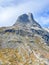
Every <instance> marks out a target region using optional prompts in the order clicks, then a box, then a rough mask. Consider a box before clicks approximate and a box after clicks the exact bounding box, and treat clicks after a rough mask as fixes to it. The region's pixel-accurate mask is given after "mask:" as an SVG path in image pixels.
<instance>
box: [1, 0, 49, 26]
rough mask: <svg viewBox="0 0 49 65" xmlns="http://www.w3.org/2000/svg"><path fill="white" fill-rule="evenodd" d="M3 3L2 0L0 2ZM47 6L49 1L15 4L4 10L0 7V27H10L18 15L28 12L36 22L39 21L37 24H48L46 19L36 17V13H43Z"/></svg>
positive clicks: (37, 0)
mask: <svg viewBox="0 0 49 65" xmlns="http://www.w3.org/2000/svg"><path fill="white" fill-rule="evenodd" d="M3 1H4V0H1V1H0V2H3ZM7 1H8V0H7ZM10 1H11V0H9V2H10ZM48 4H49V0H41V1H39V0H36V1H35V0H33V1H32V0H30V1H28V2H25V3H20V4H19V5H16V4H15V5H12V6H8V7H7V6H6V7H4V8H3V7H2V6H0V26H9V25H12V24H13V23H14V22H15V21H16V19H17V17H18V16H19V15H21V14H23V13H28V12H32V13H33V14H34V17H35V18H36V19H37V21H40V22H39V23H41V22H43V24H45V23H49V22H48V21H49V19H48V18H47V19H46V17H45V18H44V17H41V16H40V17H41V18H40V17H38V13H40V12H42V11H44V10H45V8H46V7H47V5H48ZM45 19H46V20H45ZM44 21H45V22H44ZM46 21H47V22H46ZM43 24H42V25H43Z"/></svg>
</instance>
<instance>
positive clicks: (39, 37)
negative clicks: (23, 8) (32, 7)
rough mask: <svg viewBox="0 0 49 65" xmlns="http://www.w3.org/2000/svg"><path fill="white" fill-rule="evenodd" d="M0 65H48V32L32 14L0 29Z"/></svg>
mask: <svg viewBox="0 0 49 65" xmlns="http://www.w3.org/2000/svg"><path fill="white" fill-rule="evenodd" d="M0 65H49V32H48V31H47V30H46V29H44V28H42V27H41V26H40V24H38V23H37V22H36V21H35V20H34V17H33V15H32V13H29V14H22V15H20V16H19V17H18V19H17V20H16V22H15V24H14V25H13V26H10V27H1V28H0Z"/></svg>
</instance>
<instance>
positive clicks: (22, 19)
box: [14, 13, 41, 28]
mask: <svg viewBox="0 0 49 65" xmlns="http://www.w3.org/2000/svg"><path fill="white" fill-rule="evenodd" d="M17 24H23V25H27V24H29V25H30V26H33V27H40V28H41V26H40V25H39V24H38V23H37V22H36V21H35V20H34V17H33V14H32V13H27V14H22V15H20V16H19V17H18V19H17V21H16V23H15V24H14V26H15V25H17Z"/></svg>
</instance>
